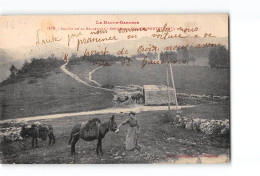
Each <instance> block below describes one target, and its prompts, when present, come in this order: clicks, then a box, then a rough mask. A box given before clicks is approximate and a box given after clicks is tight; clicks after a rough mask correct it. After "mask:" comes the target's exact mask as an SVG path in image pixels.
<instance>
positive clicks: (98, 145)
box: [96, 139, 100, 155]
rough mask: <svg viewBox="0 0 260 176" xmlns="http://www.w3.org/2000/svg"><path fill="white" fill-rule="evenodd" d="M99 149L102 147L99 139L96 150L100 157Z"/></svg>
mask: <svg viewBox="0 0 260 176" xmlns="http://www.w3.org/2000/svg"><path fill="white" fill-rule="evenodd" d="M99 147H100V140H99V139H98V142H97V150H96V152H97V155H99Z"/></svg>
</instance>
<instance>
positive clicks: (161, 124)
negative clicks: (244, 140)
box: [0, 111, 230, 164]
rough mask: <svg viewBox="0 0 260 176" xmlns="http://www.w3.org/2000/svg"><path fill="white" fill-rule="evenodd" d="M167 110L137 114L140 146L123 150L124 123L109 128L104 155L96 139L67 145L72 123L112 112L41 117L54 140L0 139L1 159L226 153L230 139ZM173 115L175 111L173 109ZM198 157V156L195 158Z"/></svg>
mask: <svg viewBox="0 0 260 176" xmlns="http://www.w3.org/2000/svg"><path fill="white" fill-rule="evenodd" d="M165 114H166V112H163V111H159V112H142V113H140V114H137V118H138V119H139V123H140V127H141V132H140V136H139V149H138V150H135V151H126V150H125V144H124V141H125V136H126V130H127V126H123V127H122V129H121V130H120V132H119V133H118V134H115V133H114V132H108V133H107V135H106V137H105V138H104V139H103V152H104V155H103V156H97V155H96V153H95V149H96V143H97V141H92V142H86V141H83V140H80V141H79V142H78V143H77V145H76V152H77V155H75V156H72V155H71V154H70V146H69V145H68V140H69V135H70V131H71V129H72V127H73V126H74V125H75V124H77V123H80V122H83V121H85V120H87V119H91V118H95V117H98V118H100V119H101V121H102V122H104V121H107V120H108V119H109V117H110V116H111V114H108V115H95V116H80V117H66V118H62V119H53V120H49V121H42V123H47V124H52V125H53V126H54V129H55V131H54V133H55V135H56V138H57V142H56V144H55V145H53V146H49V145H48V144H47V141H40V142H39V148H31V139H26V140H24V141H15V142H3V143H1V153H0V156H1V161H2V163H16V164H20V163H57V164H58V163H67V164H73V163H80V164H85V163H89V164H106V163H165V162H166V163H169V162H175V161H177V160H178V159H179V158H178V156H186V157H192V156H194V155H195V156H196V155H206V156H215V157H218V156H220V155H222V154H227V152H228V150H229V148H230V142H229V139H226V138H216V137H213V136H206V135H205V134H203V133H201V132H194V131H190V130H186V129H183V128H180V127H177V126H176V125H174V124H173V123H172V119H171V117H170V116H165ZM173 115H174V113H173ZM126 118H127V115H126V114H121V115H116V121H117V124H119V123H120V122H122V121H123V120H124V119H126ZM195 159H196V160H198V159H197V158H195Z"/></svg>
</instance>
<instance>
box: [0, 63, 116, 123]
mask: <svg viewBox="0 0 260 176" xmlns="http://www.w3.org/2000/svg"><path fill="white" fill-rule="evenodd" d="M38 66H39V67H43V65H38ZM28 67H32V65H31V66H28ZM33 68H35V67H33ZM20 72H21V70H20ZM101 95H102V101H100V96H101ZM112 99H113V95H112V94H111V93H110V92H107V91H104V90H98V89H93V88H89V87H87V86H85V85H83V84H80V83H78V82H76V81H75V80H74V79H73V78H71V77H69V76H67V75H66V74H65V73H63V72H62V71H61V70H60V68H59V67H53V69H50V68H47V67H43V68H41V69H35V70H34V71H33V69H30V71H28V72H24V73H21V74H20V75H19V76H18V77H17V78H15V80H12V79H10V80H7V81H5V82H4V83H2V84H1V85H0V117H1V120H4V119H13V118H19V117H26V116H37V115H45V114H54V113H62V112H76V111H88V110H93V109H102V108H106V107H109V106H112Z"/></svg>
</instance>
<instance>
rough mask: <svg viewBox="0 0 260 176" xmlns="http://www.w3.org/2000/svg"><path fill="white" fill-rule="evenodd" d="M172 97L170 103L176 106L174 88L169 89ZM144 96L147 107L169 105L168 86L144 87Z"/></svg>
mask: <svg viewBox="0 0 260 176" xmlns="http://www.w3.org/2000/svg"><path fill="white" fill-rule="evenodd" d="M168 91H169V95H170V103H171V104H175V98H174V92H173V88H172V87H169V88H168ZM143 96H144V104H145V105H167V104H168V92H167V87H166V86H163V85H162V86H159V85H144V87H143Z"/></svg>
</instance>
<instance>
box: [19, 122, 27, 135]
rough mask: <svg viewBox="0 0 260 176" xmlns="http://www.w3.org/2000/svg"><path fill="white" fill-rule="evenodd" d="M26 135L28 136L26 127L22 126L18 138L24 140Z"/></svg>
mask: <svg viewBox="0 0 260 176" xmlns="http://www.w3.org/2000/svg"><path fill="white" fill-rule="evenodd" d="M27 135H28V134H27V129H26V125H23V126H22V129H21V132H20V136H21V137H22V138H25V137H26V136H27Z"/></svg>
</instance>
